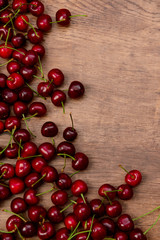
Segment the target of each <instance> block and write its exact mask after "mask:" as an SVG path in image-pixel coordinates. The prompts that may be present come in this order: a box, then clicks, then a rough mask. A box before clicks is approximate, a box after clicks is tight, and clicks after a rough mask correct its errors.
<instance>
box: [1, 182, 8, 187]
mask: <svg viewBox="0 0 160 240" xmlns="http://www.w3.org/2000/svg"><path fill="white" fill-rule="evenodd" d="M0 185H1V186H3V187H7V188H9V186H8V185H6V184H4V183H1V182H0Z"/></svg>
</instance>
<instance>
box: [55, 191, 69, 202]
mask: <svg viewBox="0 0 160 240" xmlns="http://www.w3.org/2000/svg"><path fill="white" fill-rule="evenodd" d="M51 200H52V202H53V204H54V205H56V206H63V205H65V204H66V203H67V202H68V194H67V192H65V191H64V190H58V191H56V192H54V193H53V194H52V196H51Z"/></svg>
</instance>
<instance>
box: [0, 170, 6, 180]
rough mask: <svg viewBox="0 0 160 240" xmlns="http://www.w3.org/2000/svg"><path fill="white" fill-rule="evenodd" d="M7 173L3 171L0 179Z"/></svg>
mask: <svg viewBox="0 0 160 240" xmlns="http://www.w3.org/2000/svg"><path fill="white" fill-rule="evenodd" d="M6 172H7V170H5V171H4V172H3V173H2V174H1V175H0V179H1V178H2V177H3V175H4V174H5V173H6Z"/></svg>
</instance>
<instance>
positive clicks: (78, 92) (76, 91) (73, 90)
mask: <svg viewBox="0 0 160 240" xmlns="http://www.w3.org/2000/svg"><path fill="white" fill-rule="evenodd" d="M84 92H85V89H84V86H83V84H82V83H81V82H78V81H73V82H71V84H70V86H69V89H68V96H69V97H70V98H79V97H82V96H83V94H84Z"/></svg>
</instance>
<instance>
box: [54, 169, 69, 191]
mask: <svg viewBox="0 0 160 240" xmlns="http://www.w3.org/2000/svg"><path fill="white" fill-rule="evenodd" d="M56 185H57V187H58V188H60V189H61V190H67V189H70V188H71V185H72V180H71V177H69V176H68V175H67V174H66V173H59V175H58V181H57V182H56Z"/></svg>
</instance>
